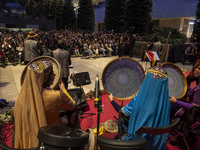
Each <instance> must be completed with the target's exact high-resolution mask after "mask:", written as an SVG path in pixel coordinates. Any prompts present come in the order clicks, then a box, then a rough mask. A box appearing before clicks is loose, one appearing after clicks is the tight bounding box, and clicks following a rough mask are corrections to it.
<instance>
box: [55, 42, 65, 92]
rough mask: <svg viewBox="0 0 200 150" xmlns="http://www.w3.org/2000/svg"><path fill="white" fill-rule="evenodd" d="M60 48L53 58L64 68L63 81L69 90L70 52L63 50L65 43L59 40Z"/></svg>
mask: <svg viewBox="0 0 200 150" xmlns="http://www.w3.org/2000/svg"><path fill="white" fill-rule="evenodd" d="M57 45H58V48H57V49H56V50H54V51H53V57H54V58H55V59H56V60H57V61H58V62H59V63H60V65H61V68H62V81H63V83H64V85H65V88H66V89H68V77H69V52H68V51H66V50H63V42H62V41H61V40H58V44H57Z"/></svg>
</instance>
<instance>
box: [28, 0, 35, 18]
mask: <svg viewBox="0 0 200 150" xmlns="http://www.w3.org/2000/svg"><path fill="white" fill-rule="evenodd" d="M35 6H36V3H35V1H34V0H28V4H27V7H26V14H27V15H30V16H32V17H34V16H35Z"/></svg>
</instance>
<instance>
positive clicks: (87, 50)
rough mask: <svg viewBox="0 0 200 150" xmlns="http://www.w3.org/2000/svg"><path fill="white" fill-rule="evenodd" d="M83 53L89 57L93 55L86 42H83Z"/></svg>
mask: <svg viewBox="0 0 200 150" xmlns="http://www.w3.org/2000/svg"><path fill="white" fill-rule="evenodd" d="M83 55H84V56H86V55H89V58H90V57H91V56H92V55H93V53H92V50H91V49H89V46H88V44H87V43H85V44H84V45H83Z"/></svg>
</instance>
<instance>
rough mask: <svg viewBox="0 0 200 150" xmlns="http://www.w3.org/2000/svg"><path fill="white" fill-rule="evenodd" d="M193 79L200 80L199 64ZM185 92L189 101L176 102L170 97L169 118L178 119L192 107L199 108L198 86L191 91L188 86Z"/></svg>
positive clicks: (199, 85) (199, 86)
mask: <svg viewBox="0 0 200 150" xmlns="http://www.w3.org/2000/svg"><path fill="white" fill-rule="evenodd" d="M194 77H195V78H196V79H199V78H200V64H199V65H198V66H196V67H195V69H194ZM187 91H188V93H187V97H188V98H189V101H181V100H177V99H176V98H175V97H174V96H171V97H170V102H171V103H172V104H171V117H173V118H176V117H180V116H182V115H183V113H184V112H185V111H186V110H188V109H190V108H192V107H193V106H198V107H200V84H198V85H197V86H196V87H194V88H193V89H191V88H190V87H189V86H188V89H187Z"/></svg>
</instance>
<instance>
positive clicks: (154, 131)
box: [136, 118, 180, 135]
mask: <svg viewBox="0 0 200 150" xmlns="http://www.w3.org/2000/svg"><path fill="white" fill-rule="evenodd" d="M179 121H180V118H176V119H174V120H172V122H171V124H170V125H169V126H165V127H147V126H142V127H140V128H139V129H138V130H137V131H136V134H139V133H146V134H150V135H161V134H165V133H168V132H169V131H171V130H172V129H173V128H174V127H175V126H176V125H177V124H178V122H179Z"/></svg>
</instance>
